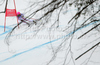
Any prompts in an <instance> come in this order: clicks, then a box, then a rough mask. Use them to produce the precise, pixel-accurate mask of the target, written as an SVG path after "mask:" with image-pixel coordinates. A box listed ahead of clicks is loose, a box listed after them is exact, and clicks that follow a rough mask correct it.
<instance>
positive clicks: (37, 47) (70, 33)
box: [0, 21, 98, 62]
mask: <svg viewBox="0 0 100 65" xmlns="http://www.w3.org/2000/svg"><path fill="white" fill-rule="evenodd" d="M96 22H98V21H96ZM96 22H93V23H90V24H88V25H86V26H84V27H82V28H79V29H77V30H75V31H73V32H71V33H69V34H67V35H65V36H63V37H61V38H58V39H55V40H52V41H49V42H47V43H44V44H41V45H39V46H36V47H33V48H31V49H29V50H26V51H23V52H20V53H17V54H15V55H13V56H11V57H9V58H6V59H4V60H2V61H0V62H4V61H7V60H10V59H12V58H14V57H16V56H19V55H21V54H23V53H26V52H29V51H31V50H34V49H37V48H40V47H42V46H44V45H47V44H50V43H53V42H55V41H58V40H60V39H62V38H65V37H67V36H69V35H71V34H73V33H75V32H77V31H78V30H81V29H83V28H85V27H87V26H90V25H92V24H94V23H96Z"/></svg>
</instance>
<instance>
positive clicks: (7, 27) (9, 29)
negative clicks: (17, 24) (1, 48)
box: [0, 26, 12, 36]
mask: <svg viewBox="0 0 100 65" xmlns="http://www.w3.org/2000/svg"><path fill="white" fill-rule="evenodd" d="M0 28H4V26H0ZM6 29H8V30H7V31H5V32H3V33H1V34H0V36H1V35H4V34H6V33H8V32H10V31H11V29H12V28H11V27H9V26H6Z"/></svg>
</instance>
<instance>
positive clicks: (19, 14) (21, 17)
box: [17, 12, 36, 26]
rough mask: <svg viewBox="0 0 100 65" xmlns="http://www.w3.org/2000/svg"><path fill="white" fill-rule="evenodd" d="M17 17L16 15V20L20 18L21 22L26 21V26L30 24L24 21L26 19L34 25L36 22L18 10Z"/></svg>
mask: <svg viewBox="0 0 100 65" xmlns="http://www.w3.org/2000/svg"><path fill="white" fill-rule="evenodd" d="M17 17H18V20H20V21H21V22H24V23H26V24H27V25H28V26H30V24H29V23H28V22H26V21H29V22H33V23H35V25H36V22H35V21H34V20H30V19H26V18H25V17H24V15H23V14H22V13H20V12H17Z"/></svg>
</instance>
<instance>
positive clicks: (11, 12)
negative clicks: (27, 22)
mask: <svg viewBox="0 0 100 65" xmlns="http://www.w3.org/2000/svg"><path fill="white" fill-rule="evenodd" d="M5 15H6V16H17V14H16V10H15V9H6V14H5Z"/></svg>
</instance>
